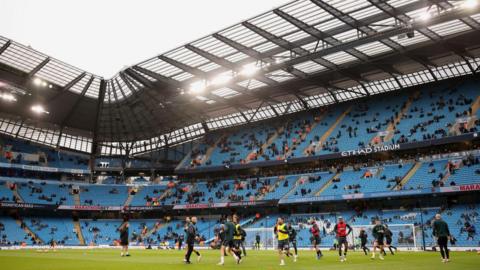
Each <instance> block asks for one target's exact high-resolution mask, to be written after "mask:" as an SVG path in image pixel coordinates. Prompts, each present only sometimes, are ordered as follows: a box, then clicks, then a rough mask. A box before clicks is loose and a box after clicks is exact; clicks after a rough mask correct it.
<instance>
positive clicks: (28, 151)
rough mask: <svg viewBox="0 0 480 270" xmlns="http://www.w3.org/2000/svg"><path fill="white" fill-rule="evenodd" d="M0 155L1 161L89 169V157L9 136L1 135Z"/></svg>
mask: <svg viewBox="0 0 480 270" xmlns="http://www.w3.org/2000/svg"><path fill="white" fill-rule="evenodd" d="M0 156H1V159H0V162H8V163H17V164H27V165H35V166H48V167H55V168H64V169H82V170H87V169H88V158H87V157H84V156H80V155H76V154H73V153H72V154H70V153H67V152H65V151H57V150H55V149H53V148H49V147H46V146H40V145H36V144H34V143H31V142H29V141H26V140H22V139H12V138H10V137H7V136H0Z"/></svg>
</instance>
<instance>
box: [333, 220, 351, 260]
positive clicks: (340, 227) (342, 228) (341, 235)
mask: <svg viewBox="0 0 480 270" xmlns="http://www.w3.org/2000/svg"><path fill="white" fill-rule="evenodd" d="M333 231H334V232H335V234H336V235H337V241H338V256H340V261H341V262H344V261H346V260H347V250H348V241H347V236H348V235H349V234H350V233H351V232H352V227H350V225H348V224H347V223H345V221H344V220H343V217H338V222H337V224H335V227H334V228H333ZM342 246H343V247H344V250H343V254H342Z"/></svg>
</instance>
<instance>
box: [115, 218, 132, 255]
mask: <svg viewBox="0 0 480 270" xmlns="http://www.w3.org/2000/svg"><path fill="white" fill-rule="evenodd" d="M128 227H129V224H128V219H126V218H125V219H123V224H122V225H120V227H119V228H118V232H119V233H120V245H121V246H122V252H121V253H120V256H122V257H123V256H127V257H129V256H130V254H129V253H128V235H129V234H128Z"/></svg>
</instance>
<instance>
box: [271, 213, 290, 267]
mask: <svg viewBox="0 0 480 270" xmlns="http://www.w3.org/2000/svg"><path fill="white" fill-rule="evenodd" d="M274 233H275V235H276V236H277V240H278V255H279V257H280V265H281V266H283V265H285V260H284V257H285V254H286V253H288V242H289V240H288V239H289V238H288V229H287V225H286V224H285V223H284V221H283V218H281V217H279V218H278V219H277V224H276V225H275V229H274Z"/></svg>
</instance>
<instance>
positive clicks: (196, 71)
mask: <svg viewBox="0 0 480 270" xmlns="http://www.w3.org/2000/svg"><path fill="white" fill-rule="evenodd" d="M159 58H160V59H161V60H163V61H165V62H167V63H169V64H170V65H173V66H175V67H177V68H179V69H182V70H183V71H185V72H188V73H190V74H194V75H196V76H198V77H201V78H203V79H205V80H206V79H207V73H206V72H204V71H202V70H200V69H198V68H195V67H191V66H189V65H186V64H184V63H182V62H179V61H177V60H174V59H171V58H169V57H166V56H159ZM200 95H201V96H204V97H206V98H208V99H210V100H214V101H216V102H220V103H222V104H226V105H229V106H232V107H233V108H235V109H236V110H237V111H241V110H240V108H242V109H244V110H250V108H248V107H247V106H245V105H243V104H239V103H236V102H233V101H231V100H228V99H226V98H224V97H221V96H217V95H214V94H212V93H208V92H207V93H203V94H200Z"/></svg>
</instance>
